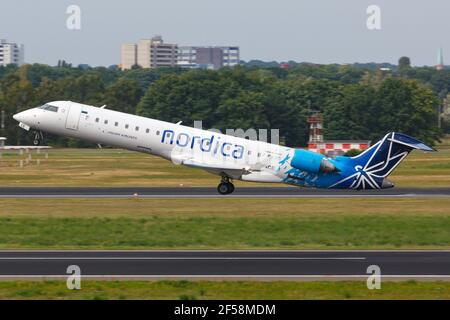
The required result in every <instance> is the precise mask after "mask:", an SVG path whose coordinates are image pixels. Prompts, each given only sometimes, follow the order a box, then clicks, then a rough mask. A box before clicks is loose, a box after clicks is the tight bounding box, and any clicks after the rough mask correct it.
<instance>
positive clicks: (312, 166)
mask: <svg viewBox="0 0 450 320" xmlns="http://www.w3.org/2000/svg"><path fill="white" fill-rule="evenodd" d="M291 166H292V167H294V168H296V169H299V170H303V171H308V172H311V173H330V172H335V171H338V170H337V168H336V166H335V165H334V163H332V160H331V159H328V158H327V157H325V156H324V155H322V154H320V153H315V152H311V151H307V150H302V149H297V150H295V152H294V157H293V158H292V160H291Z"/></svg>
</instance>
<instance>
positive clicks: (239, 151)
mask: <svg viewBox="0 0 450 320" xmlns="http://www.w3.org/2000/svg"><path fill="white" fill-rule="evenodd" d="M234 147H235V148H236V149H234V151H233V158H235V159H242V157H243V156H244V147H243V146H240V145H238V144H237V145H235V146H234Z"/></svg>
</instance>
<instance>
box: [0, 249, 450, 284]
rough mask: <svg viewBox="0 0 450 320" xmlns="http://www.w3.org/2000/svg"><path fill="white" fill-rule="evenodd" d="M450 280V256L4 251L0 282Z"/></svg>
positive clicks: (449, 253)
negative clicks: (376, 271) (77, 278)
mask: <svg viewBox="0 0 450 320" xmlns="http://www.w3.org/2000/svg"><path fill="white" fill-rule="evenodd" d="M70 265H77V266H79V267H80V269H81V276H82V277H84V278H123V279H130V278H131V279H262V280H264V279H267V280H273V279H306V280H308V279H353V278H356V279H362V278H364V279H366V278H367V277H368V276H369V275H370V273H368V270H367V269H368V267H369V266H371V265H377V266H379V267H380V270H381V276H382V278H386V279H397V278H398V279H421V280H424V279H440V280H450V251H0V278H1V279H11V278H14V279H21V278H25V279H28V278H66V277H67V276H68V274H67V273H66V271H67V268H68V266H70Z"/></svg>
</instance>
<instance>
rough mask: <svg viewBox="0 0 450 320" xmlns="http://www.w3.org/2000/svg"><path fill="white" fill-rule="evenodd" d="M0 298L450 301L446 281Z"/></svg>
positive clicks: (189, 285) (134, 288) (94, 289)
mask: <svg viewBox="0 0 450 320" xmlns="http://www.w3.org/2000/svg"><path fill="white" fill-rule="evenodd" d="M0 299H1V300H4V299H20V300H24V299H88V300H105V299H110V300H126V299H160V300H164V299H172V300H188V299H189V300H197V299H198V300H199V299H202V300H203V299H214V300H217V299H225V300H227V299H242V300H246V299H249V300H250V299H252V300H257V299H390V300H391V299H396V300H400V299H432V300H436V299H450V282H415V281H402V282H383V283H382V286H381V289H380V290H368V289H367V287H366V283H365V281H336V282H332V281H314V282H308V281H305V282H297V281H272V282H264V281H260V282H258V281H186V280H181V281H91V280H88V281H82V283H81V290H68V289H67V288H66V283H65V282H64V281H3V282H0Z"/></svg>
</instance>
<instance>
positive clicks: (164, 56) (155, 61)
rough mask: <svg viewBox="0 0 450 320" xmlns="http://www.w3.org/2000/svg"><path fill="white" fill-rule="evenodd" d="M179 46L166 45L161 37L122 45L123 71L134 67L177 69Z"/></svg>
mask: <svg viewBox="0 0 450 320" xmlns="http://www.w3.org/2000/svg"><path fill="white" fill-rule="evenodd" d="M177 54H178V46H177V45H176V44H169V43H164V41H163V39H162V37H161V36H155V37H153V38H151V39H141V40H139V43H138V44H137V45H136V44H130V43H128V44H124V45H122V61H121V68H122V70H126V69H131V67H132V66H133V65H138V66H141V67H142V68H158V67H175V66H176V65H177Z"/></svg>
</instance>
